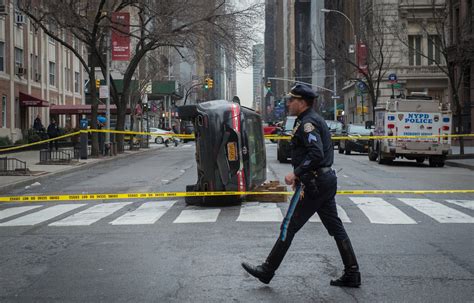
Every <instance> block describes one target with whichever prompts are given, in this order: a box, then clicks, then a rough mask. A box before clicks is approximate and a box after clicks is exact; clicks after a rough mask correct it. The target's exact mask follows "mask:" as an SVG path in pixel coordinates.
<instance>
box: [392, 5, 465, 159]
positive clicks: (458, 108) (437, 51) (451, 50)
mask: <svg viewBox="0 0 474 303" xmlns="http://www.w3.org/2000/svg"><path fill="white" fill-rule="evenodd" d="M406 2H407V4H406V5H407V6H408V7H410V6H411V7H413V9H412V10H411V11H415V10H414V8H415V6H416V1H415V0H407V1H406ZM410 2H411V3H410ZM428 4H429V9H428V13H427V15H426V16H425V18H424V19H422V18H417V16H416V15H415V14H412V15H411V17H412V18H411V19H412V20H413V22H414V23H415V24H416V25H417V26H418V27H419V28H420V29H421V31H422V32H421V33H422V34H423V35H424V36H426V37H427V38H428V43H429V45H432V46H433V47H431V48H430V51H429V52H428V51H426V50H423V49H422V48H417V47H416V45H414V44H411V43H410V42H409V39H408V36H407V35H406V28H402V30H400V31H399V33H400V34H399V35H398V39H399V40H400V41H401V42H402V44H403V45H404V46H406V47H407V49H408V52H409V53H410V54H411V55H413V54H416V55H419V56H420V57H423V58H426V59H427V60H428V62H429V64H430V65H432V66H436V67H437V68H438V69H439V70H440V71H441V72H442V73H444V74H445V75H446V76H447V78H448V81H449V88H450V95H451V101H452V105H453V106H452V107H453V110H454V112H455V117H456V119H455V121H456V129H457V132H458V133H459V134H463V133H465V130H464V128H463V116H462V114H463V109H464V106H465V104H464V103H463V102H461V98H460V93H461V92H460V87H461V84H462V82H463V77H464V75H465V73H466V71H467V70H468V68H469V64H470V63H469V62H470V61H469V60H470V58H472V56H473V54H474V45H472V44H469V43H453V41H452V37H450V36H449V33H453V32H454V31H453V24H451V22H450V20H449V14H450V6H449V4H448V1H445V0H430V2H429V3H428ZM423 20H428V22H424V21H423ZM465 26H467V24H465V25H461V26H460V27H461V28H464V27H465ZM459 147H460V153H461V154H464V138H463V137H460V138H459Z"/></svg>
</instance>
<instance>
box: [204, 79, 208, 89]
mask: <svg viewBox="0 0 474 303" xmlns="http://www.w3.org/2000/svg"><path fill="white" fill-rule="evenodd" d="M208 88H209V78H206V79H204V89H208Z"/></svg>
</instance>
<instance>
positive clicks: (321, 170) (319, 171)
mask: <svg viewBox="0 0 474 303" xmlns="http://www.w3.org/2000/svg"><path fill="white" fill-rule="evenodd" d="M331 170H332V168H331V167H320V168H317V169H316V170H314V171H313V173H314V175H315V176H316V177H319V176H322V175H324V174H325V173H327V172H329V171H331Z"/></svg>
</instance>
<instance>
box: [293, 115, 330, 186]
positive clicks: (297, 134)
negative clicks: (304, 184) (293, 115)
mask: <svg viewBox="0 0 474 303" xmlns="http://www.w3.org/2000/svg"><path fill="white" fill-rule="evenodd" d="M333 162H334V148H333V144H332V141H331V133H330V132H329V128H328V126H327V124H326V121H324V119H323V118H322V117H321V116H320V115H318V114H317V113H316V112H315V111H314V110H313V109H312V108H308V109H307V110H305V111H304V112H302V113H301V114H300V115H299V116H298V117H297V119H296V120H295V125H294V128H293V137H292V138H291V164H292V165H293V167H294V174H295V175H296V176H297V177H301V176H302V175H304V174H305V173H308V172H311V171H316V170H317V169H319V168H322V167H330V166H331V165H332V163H333Z"/></svg>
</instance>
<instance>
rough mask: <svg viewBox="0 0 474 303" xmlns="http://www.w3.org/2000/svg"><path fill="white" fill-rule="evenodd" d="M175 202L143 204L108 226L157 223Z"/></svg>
mask: <svg viewBox="0 0 474 303" xmlns="http://www.w3.org/2000/svg"><path fill="white" fill-rule="evenodd" d="M175 203H176V201H155V202H145V203H143V204H142V205H140V207H138V208H137V209H136V210H134V211H132V212H129V213H126V214H125V215H123V216H121V217H118V218H117V219H115V220H113V221H112V222H110V223H109V224H112V225H139V224H154V223H155V222H156V221H158V220H159V219H160V218H161V217H162V216H163V215H164V214H165V213H166V212H167V211H168V210H169V209H170V208H171V207H172V206H173V205H174V204H175Z"/></svg>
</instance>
